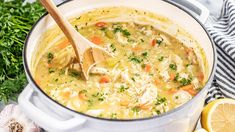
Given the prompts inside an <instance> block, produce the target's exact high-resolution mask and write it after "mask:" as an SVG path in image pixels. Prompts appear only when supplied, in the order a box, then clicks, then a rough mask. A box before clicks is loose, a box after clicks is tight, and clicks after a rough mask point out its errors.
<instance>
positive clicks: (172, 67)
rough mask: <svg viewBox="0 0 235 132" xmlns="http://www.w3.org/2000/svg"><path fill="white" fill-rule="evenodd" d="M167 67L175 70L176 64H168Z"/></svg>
mask: <svg viewBox="0 0 235 132" xmlns="http://www.w3.org/2000/svg"><path fill="white" fill-rule="evenodd" d="M169 67H170V68H171V70H174V71H176V70H177V66H176V64H170V65H169Z"/></svg>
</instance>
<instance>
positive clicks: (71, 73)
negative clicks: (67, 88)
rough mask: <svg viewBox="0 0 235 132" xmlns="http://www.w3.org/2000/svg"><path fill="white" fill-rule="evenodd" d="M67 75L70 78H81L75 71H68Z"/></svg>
mask: <svg viewBox="0 0 235 132" xmlns="http://www.w3.org/2000/svg"><path fill="white" fill-rule="evenodd" d="M69 75H70V76H71V77H80V76H81V73H80V72H78V71H76V70H69Z"/></svg>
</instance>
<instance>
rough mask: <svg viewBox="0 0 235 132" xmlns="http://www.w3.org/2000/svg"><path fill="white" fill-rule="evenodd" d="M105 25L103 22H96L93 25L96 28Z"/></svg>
mask: <svg viewBox="0 0 235 132" xmlns="http://www.w3.org/2000/svg"><path fill="white" fill-rule="evenodd" d="M106 25H107V23H105V22H97V23H96V24H95V26H97V27H105V26H106Z"/></svg>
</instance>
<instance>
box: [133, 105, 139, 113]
mask: <svg viewBox="0 0 235 132" xmlns="http://www.w3.org/2000/svg"><path fill="white" fill-rule="evenodd" d="M131 110H132V111H133V112H134V113H138V112H139V111H140V109H139V107H137V106H135V107H133V108H132V109H131Z"/></svg>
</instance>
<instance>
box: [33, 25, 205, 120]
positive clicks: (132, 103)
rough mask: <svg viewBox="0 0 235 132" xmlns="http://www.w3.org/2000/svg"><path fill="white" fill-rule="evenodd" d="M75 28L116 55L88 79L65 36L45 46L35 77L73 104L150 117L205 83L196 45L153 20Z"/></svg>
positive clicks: (102, 113) (106, 114)
mask: <svg viewBox="0 0 235 132" xmlns="http://www.w3.org/2000/svg"><path fill="white" fill-rule="evenodd" d="M75 28H76V30H77V31H78V32H80V33H81V34H82V35H83V36H85V37H86V38H87V39H89V40H90V41H92V42H93V43H95V44H97V45H99V46H101V47H103V48H105V49H106V50H107V51H109V52H110V53H111V54H113V56H114V58H109V59H107V61H105V62H102V63H100V64H97V65H96V66H95V67H93V68H92V70H91V73H90V78H89V80H88V81H85V80H84V79H83V78H82V77H81V71H80V67H79V65H78V63H77V61H76V59H75V53H74V51H73V49H72V46H71V45H70V43H69V42H68V40H67V39H66V38H64V39H63V40H61V41H58V42H55V43H54V44H53V45H52V46H51V47H50V48H49V49H48V50H47V51H46V53H45V54H44V55H43V56H42V57H41V58H40V60H39V63H38V65H37V67H36V70H35V75H34V78H35V80H36V82H37V84H38V85H39V86H40V87H41V88H42V90H43V91H45V92H46V93H47V94H48V95H49V96H50V97H51V98H53V99H54V100H56V101H57V102H59V103H61V104H62V105H64V106H66V107H68V108H70V109H73V110H75V111H78V112H82V113H85V114H88V115H91V116H95V117H102V118H112V119H134V118H146V117H152V116H154V115H159V114H162V113H164V112H168V111H170V110H172V109H175V108H177V107H179V106H181V105H182V104H184V103H186V102H187V101H189V100H190V99H192V98H193V97H194V96H195V95H196V94H197V93H198V92H199V91H200V89H201V88H202V87H203V79H204V75H203V72H202V69H201V68H200V66H199V61H198V58H197V56H196V54H195V52H194V50H193V49H192V48H188V47H186V46H185V45H183V43H182V42H180V41H179V40H177V39H176V38H174V37H173V36H170V35H169V34H167V33H164V32H162V31H159V30H157V29H155V28H153V27H152V26H150V25H141V24H137V23H134V22H97V23H95V24H92V25H85V26H82V27H79V26H75Z"/></svg>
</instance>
